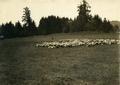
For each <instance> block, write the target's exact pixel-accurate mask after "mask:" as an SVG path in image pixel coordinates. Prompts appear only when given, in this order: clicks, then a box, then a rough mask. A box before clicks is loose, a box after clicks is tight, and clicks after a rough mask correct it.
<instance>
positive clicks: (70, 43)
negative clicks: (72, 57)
mask: <svg viewBox="0 0 120 85" xmlns="http://www.w3.org/2000/svg"><path fill="white" fill-rule="evenodd" d="M111 44H118V45H120V40H118V39H63V40H58V41H47V42H41V43H36V47H47V48H60V47H75V46H95V45H111Z"/></svg>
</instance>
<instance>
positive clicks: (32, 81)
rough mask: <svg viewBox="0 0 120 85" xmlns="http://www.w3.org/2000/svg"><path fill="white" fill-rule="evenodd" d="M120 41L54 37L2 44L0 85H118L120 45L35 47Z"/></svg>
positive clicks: (105, 36) (83, 35)
mask: <svg viewBox="0 0 120 85" xmlns="http://www.w3.org/2000/svg"><path fill="white" fill-rule="evenodd" d="M86 38H87V39H119V34H113V33H107V34H101V33H89V34H88V33H74V34H73V33H72V34H70V33H69V34H52V35H46V36H33V37H25V38H14V39H5V40H0V85H119V47H120V46H119V45H102V46H101V45H98V46H92V47H87V46H81V47H71V48H54V49H49V48H44V47H35V43H39V42H41V41H51V40H59V39H86Z"/></svg>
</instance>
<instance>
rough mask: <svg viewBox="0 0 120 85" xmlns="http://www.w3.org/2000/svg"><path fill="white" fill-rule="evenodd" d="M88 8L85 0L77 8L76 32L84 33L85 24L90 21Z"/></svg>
mask: <svg viewBox="0 0 120 85" xmlns="http://www.w3.org/2000/svg"><path fill="white" fill-rule="evenodd" d="M90 11H91V10H90V6H89V4H88V3H87V2H86V0H83V1H82V4H81V5H80V6H78V16H77V23H79V24H78V26H77V27H78V31H85V30H86V28H85V26H86V24H87V23H88V22H89V21H90V18H91V15H90Z"/></svg>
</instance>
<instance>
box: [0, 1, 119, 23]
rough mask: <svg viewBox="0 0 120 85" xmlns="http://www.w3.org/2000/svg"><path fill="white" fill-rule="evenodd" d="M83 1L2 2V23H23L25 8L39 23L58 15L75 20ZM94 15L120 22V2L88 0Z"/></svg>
mask: <svg viewBox="0 0 120 85" xmlns="http://www.w3.org/2000/svg"><path fill="white" fill-rule="evenodd" d="M81 1H82V0H0V23H5V22H8V21H12V22H16V21H18V20H19V21H21V17H22V14H23V8H24V7H26V6H28V7H29V8H30V9H31V15H32V18H33V19H34V20H35V21H36V22H37V23H38V22H39V20H40V18H41V17H42V16H48V15H57V16H60V17H63V16H65V17H69V18H74V17H76V16H77V14H78V13H77V6H78V5H79V4H80V2H81ZM87 1H88V2H89V4H90V6H91V10H92V12H91V13H92V14H99V15H100V16H101V17H106V18H107V19H109V20H119V21H120V0H87Z"/></svg>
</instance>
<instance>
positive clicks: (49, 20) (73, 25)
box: [0, 0, 118, 38]
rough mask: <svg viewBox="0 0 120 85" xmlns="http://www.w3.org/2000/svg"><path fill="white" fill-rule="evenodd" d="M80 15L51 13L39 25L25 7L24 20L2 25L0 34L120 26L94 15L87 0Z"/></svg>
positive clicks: (105, 29)
mask: <svg viewBox="0 0 120 85" xmlns="http://www.w3.org/2000/svg"><path fill="white" fill-rule="evenodd" d="M77 8H78V10H77V11H78V16H77V17H76V18H74V19H69V18H67V17H59V16H54V15H50V16H48V17H42V18H41V19H40V21H39V25H38V26H36V23H35V21H34V20H33V19H32V17H31V10H30V9H29V8H28V7H25V8H24V9H23V15H22V22H23V24H21V23H20V21H17V22H16V23H15V24H13V23H12V21H10V22H7V23H5V24H1V25H0V35H1V36H3V37H4V38H14V37H25V36H33V35H48V34H53V33H73V32H83V31H95V32H104V33H109V32H116V30H117V29H118V26H113V25H112V24H111V23H110V21H109V20H107V19H106V18H104V19H102V18H101V17H100V16H99V15H92V14H90V13H91V9H90V8H91V6H90V5H89V3H88V2H87V1H86V0H83V1H82V3H81V4H80V5H79V6H78V7H77Z"/></svg>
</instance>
